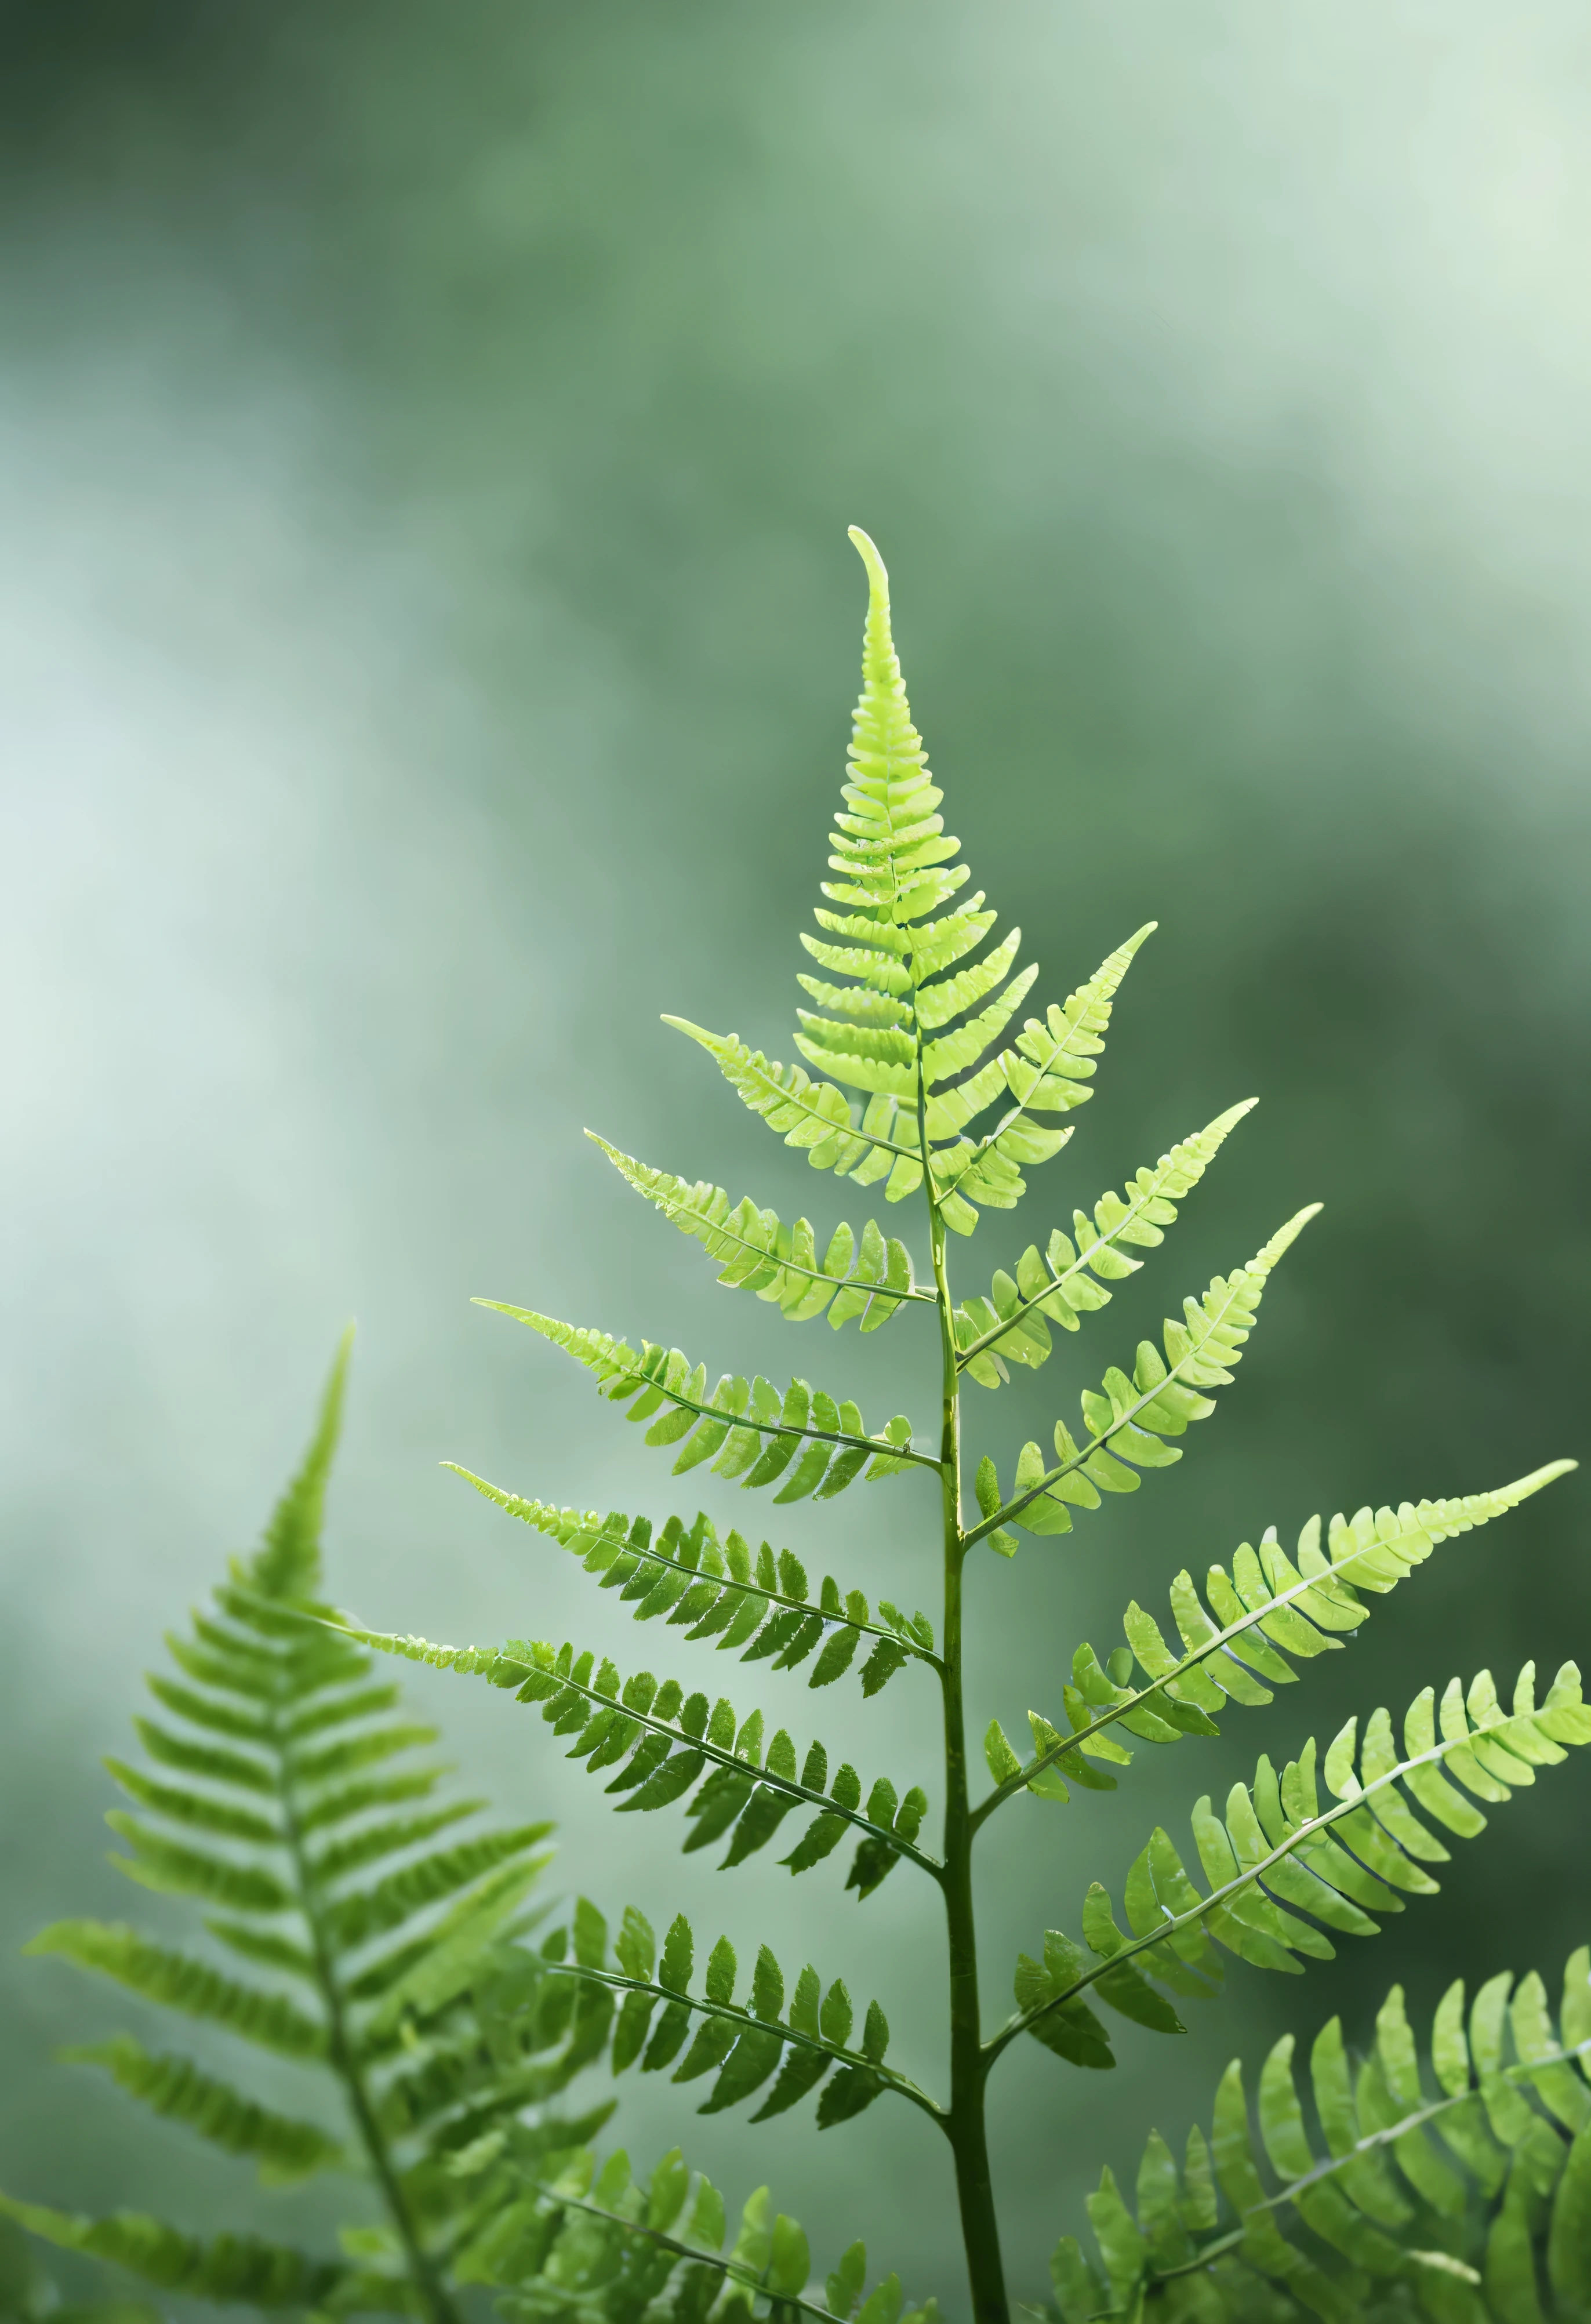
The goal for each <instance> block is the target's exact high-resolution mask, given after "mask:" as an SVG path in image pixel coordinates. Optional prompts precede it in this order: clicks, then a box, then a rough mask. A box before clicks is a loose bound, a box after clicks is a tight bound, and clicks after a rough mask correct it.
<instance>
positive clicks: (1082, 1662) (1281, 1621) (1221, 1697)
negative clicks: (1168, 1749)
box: [979, 1461, 1573, 1817]
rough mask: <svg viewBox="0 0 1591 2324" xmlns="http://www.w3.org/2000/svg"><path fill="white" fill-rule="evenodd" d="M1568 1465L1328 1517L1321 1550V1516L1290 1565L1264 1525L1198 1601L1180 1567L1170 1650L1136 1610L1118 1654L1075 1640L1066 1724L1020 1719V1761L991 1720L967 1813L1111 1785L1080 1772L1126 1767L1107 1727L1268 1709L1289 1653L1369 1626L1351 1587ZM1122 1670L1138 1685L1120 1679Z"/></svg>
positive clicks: (1423, 1554) (1494, 1513)
mask: <svg viewBox="0 0 1591 2324" xmlns="http://www.w3.org/2000/svg"><path fill="white" fill-rule="evenodd" d="M1572 1466H1573V1463H1572V1462H1565V1461H1554V1462H1550V1463H1549V1464H1548V1465H1547V1466H1546V1467H1545V1468H1542V1469H1536V1470H1533V1471H1531V1474H1530V1475H1529V1476H1528V1477H1521V1478H1519V1479H1517V1480H1516V1481H1515V1482H1514V1483H1513V1484H1512V1485H1501V1486H1499V1487H1498V1488H1497V1489H1495V1490H1494V1491H1493V1492H1489V1493H1466V1494H1464V1495H1463V1496H1462V1497H1461V1498H1460V1499H1458V1500H1450V1501H1421V1503H1420V1505H1419V1507H1418V1508H1415V1507H1414V1506H1413V1505H1412V1504H1411V1503H1410V1502H1408V1501H1405V1502H1404V1503H1403V1504H1402V1508H1397V1509H1387V1508H1383V1509H1376V1510H1370V1509H1367V1508H1365V1509H1360V1510H1359V1512H1358V1514H1357V1515H1356V1517H1354V1518H1353V1519H1352V1520H1351V1521H1350V1520H1348V1519H1347V1518H1345V1517H1340V1516H1338V1517H1333V1518H1332V1520H1331V1524H1330V1526H1329V1530H1328V1534H1327V1545H1326V1547H1325V1549H1324V1550H1322V1548H1321V1546H1320V1518H1319V1517H1311V1519H1310V1521H1309V1523H1308V1524H1307V1525H1306V1526H1304V1528H1303V1530H1302V1532H1301V1534H1300V1535H1299V1537H1298V1562H1297V1563H1296V1564H1294V1563H1292V1561H1291V1560H1290V1559H1289V1558H1288V1556H1287V1554H1286V1553H1285V1551H1284V1550H1283V1548H1282V1545H1281V1544H1280V1543H1279V1542H1278V1540H1277V1538H1276V1529H1275V1527H1274V1526H1272V1527H1271V1528H1270V1529H1269V1531H1268V1532H1267V1533H1266V1534H1265V1538H1264V1539H1263V1540H1262V1541H1261V1543H1260V1545H1259V1549H1258V1551H1257V1552H1256V1551H1255V1550H1254V1549H1253V1548H1252V1547H1251V1546H1250V1545H1249V1544H1248V1543H1247V1542H1244V1543H1243V1544H1242V1545H1241V1546H1240V1547H1239V1549H1238V1551H1237V1555H1236V1556H1235V1557H1234V1558H1233V1560H1232V1571H1231V1572H1230V1574H1228V1572H1227V1570H1226V1568H1225V1567H1224V1566H1220V1565H1212V1566H1211V1567H1210V1569H1209V1573H1208V1574H1207V1576H1206V1578H1205V1591H1204V1597H1205V1601H1208V1604H1207V1603H1206V1602H1202V1601H1201V1600H1200V1596H1199V1593H1198V1591H1197V1590H1196V1589H1195V1587H1194V1584H1193V1581H1192V1577H1191V1575H1190V1574H1189V1573H1187V1572H1182V1573H1179V1574H1178V1576H1177V1578H1176V1580H1175V1582H1173V1584H1172V1592H1171V1602H1172V1618H1173V1621H1174V1622H1175V1624H1176V1628H1177V1632H1178V1636H1179V1637H1180V1638H1181V1640H1182V1649H1183V1651H1182V1654H1180V1655H1178V1654H1176V1653H1173V1649H1172V1648H1171V1647H1170V1646H1168V1645H1167V1644H1166V1641H1165V1637H1164V1634H1163V1631H1162V1630H1161V1628H1160V1626H1159V1624H1158V1623H1157V1622H1155V1621H1154V1618H1153V1617H1152V1616H1150V1615H1148V1614H1146V1613H1145V1611H1144V1609H1143V1608H1142V1607H1141V1606H1139V1605H1137V1604H1136V1602H1135V1603H1134V1604H1132V1605H1130V1606H1129V1607H1128V1608H1127V1615H1126V1618H1125V1628H1126V1630H1127V1644H1126V1645H1125V1646H1117V1647H1116V1648H1115V1650H1114V1651H1113V1652H1112V1653H1111V1654H1110V1655H1108V1656H1107V1657H1106V1659H1105V1660H1104V1662H1101V1661H1100V1658H1099V1655H1097V1654H1096V1653H1095V1651H1094V1649H1093V1647H1092V1646H1079V1648H1078V1649H1077V1652H1076V1654H1075V1655H1073V1657H1072V1664H1071V1684H1070V1685H1069V1686H1067V1687H1065V1688H1063V1690H1062V1700H1063V1701H1064V1705H1065V1716H1066V1722H1067V1723H1066V1727H1065V1729H1061V1730H1059V1731H1058V1730H1057V1729H1055V1728H1054V1727H1053V1726H1052V1725H1051V1723H1050V1721H1049V1720H1047V1719H1044V1718H1042V1717H1041V1716H1040V1715H1039V1713H1038V1712H1037V1711H1029V1712H1028V1714H1027V1716H1028V1723H1029V1725H1030V1726H1031V1728H1032V1729H1033V1740H1034V1746H1035V1749H1034V1757H1032V1759H1031V1760H1029V1761H1028V1762H1027V1764H1026V1765H1025V1766H1024V1765H1023V1764H1022V1762H1021V1761H1020V1760H1018V1758H1017V1757H1016V1753H1015V1752H1014V1751H1013V1750H1012V1748H1011V1747H1010V1745H1009V1744H1008V1743H1007V1741H1006V1738H1005V1736H1004V1733H1003V1731H1002V1730H1001V1729H1000V1728H999V1726H998V1723H997V1724H996V1725H995V1726H993V1727H992V1728H991V1729H990V1730H989V1733H990V1739H989V1743H988V1745H987V1747H986V1748H987V1750H988V1754H989V1762H990V1768H989V1771H990V1773H991V1774H992V1775H994V1777H995V1781H996V1783H997V1784H998V1785H999V1786H1000V1791H999V1793H998V1794H997V1795H996V1796H995V1797H994V1798H991V1799H990V1800H988V1801H986V1802H985V1803H984V1805H983V1807H982V1808H981V1809H980V1810H979V1816H980V1817H981V1816H982V1815H985V1814H987V1813H988V1812H989V1810H990V1809H991V1808H992V1807H994V1806H996V1805H997V1804H998V1800H999V1799H1002V1798H1004V1797H1006V1796H1007V1794H1009V1793H1011V1792H1015V1791H1021V1790H1023V1789H1026V1790H1028V1791H1031V1792H1033V1793H1034V1794H1035V1795H1036V1796H1037V1797H1039V1798H1042V1799H1046V1800H1059V1801H1062V1802H1063V1801H1065V1800H1066V1799H1067V1798H1068V1796H1069V1794H1068V1792H1067V1789H1066V1784H1065V1783H1064V1781H1063V1780H1062V1778H1063V1777H1064V1776H1070V1777H1071V1780H1072V1781H1073V1782H1074V1783H1078V1784H1085V1785H1088V1786H1089V1787H1090V1788H1091V1789H1093V1790H1095V1791H1114V1790H1115V1788H1116V1778H1115V1777H1114V1776H1113V1775H1103V1774H1101V1772H1100V1770H1099V1767H1098V1766H1094V1767H1090V1766H1087V1765H1086V1764H1085V1762H1086V1761H1087V1760H1089V1759H1093V1760H1096V1761H1105V1762H1108V1763H1109V1764H1110V1765H1112V1766H1126V1765H1127V1764H1128V1762H1129V1761H1130V1759H1131V1757H1132V1754H1131V1753H1130V1752H1129V1751H1127V1750H1126V1749H1125V1748H1123V1746H1122V1744H1121V1742H1120V1740H1119V1738H1117V1737H1115V1736H1113V1735H1110V1734H1108V1732H1107V1730H1108V1729H1112V1728H1117V1727H1119V1728H1122V1729H1125V1730H1126V1731H1127V1733H1128V1734H1130V1735H1135V1736H1137V1737H1139V1738H1141V1739H1142V1740H1143V1741H1145V1742H1146V1743H1174V1742H1175V1741H1176V1740H1177V1739H1178V1738H1179V1737H1180V1736H1182V1735H1216V1734H1219V1731H1220V1730H1219V1728H1218V1727H1217V1726H1216V1725H1215V1723H1214V1720H1213V1718H1212V1717H1211V1713H1212V1712H1215V1711H1224V1710H1225V1708H1226V1706H1227V1704H1228V1701H1231V1702H1236V1703H1241V1704H1256V1703H1266V1702H1271V1701H1274V1699H1275V1698H1274V1694H1273V1693H1272V1687H1274V1686H1284V1685H1289V1684H1291V1683H1292V1681H1293V1680H1294V1679H1295V1678H1296V1677H1297V1675H1298V1674H1297V1672H1296V1671H1295V1670H1294V1669H1293V1667H1292V1663H1291V1662H1290V1661H1289V1660H1288V1656H1289V1655H1292V1657H1293V1658H1294V1660H1297V1661H1308V1660H1312V1659H1313V1657H1314V1656H1315V1655H1320V1654H1327V1653H1329V1652H1331V1651H1333V1650H1334V1649H1335V1648H1336V1647H1338V1646H1340V1645H1341V1644H1342V1637H1341V1636H1340V1635H1339V1634H1341V1633H1344V1632H1351V1631H1353V1630H1355V1629H1356V1628H1358V1626H1359V1624H1360V1623H1361V1622H1364V1621H1366V1620H1367V1619H1368V1618H1369V1614H1370V1609H1369V1607H1368V1606H1366V1604H1365V1602H1364V1600H1363V1598H1362V1597H1361V1595H1360V1593H1361V1591H1371V1592H1373V1593H1375V1594H1376V1595H1381V1596H1384V1595H1385V1593H1386V1592H1387V1591H1390V1590H1394V1589H1395V1588H1396V1587H1397V1585H1398V1583H1399V1582H1401V1581H1402V1579H1403V1577H1404V1576H1405V1574H1408V1573H1410V1572H1412V1571H1413V1569H1414V1568H1415V1567H1416V1566H1417V1565H1421V1564H1423V1563H1424V1562H1425V1560H1426V1559H1427V1558H1428V1557H1429V1556H1430V1553H1431V1551H1432V1549H1433V1548H1434V1547H1435V1546H1436V1545H1437V1544H1438V1543H1439V1542H1444V1541H1450V1540H1452V1539H1453V1538H1454V1537H1455V1536H1456V1535H1458V1534H1463V1533H1469V1532H1471V1531H1473V1530H1474V1528H1475V1527H1476V1526H1482V1525H1485V1524H1486V1523H1487V1522H1488V1521H1489V1520H1490V1519H1491V1518H1493V1517H1501V1516H1503V1514H1504V1511H1506V1510H1508V1509H1512V1508H1518V1506H1519V1504H1520V1502H1521V1501H1522V1500H1526V1499H1529V1497H1530V1496H1531V1494H1532V1493H1537V1492H1540V1489H1541V1488H1542V1486H1543V1485H1549V1484H1550V1483H1551V1482H1552V1481H1553V1480H1554V1479H1555V1478H1558V1477H1561V1476H1562V1475H1563V1474H1564V1472H1565V1471H1566V1470H1567V1469H1569V1468H1571V1467H1572ZM1209 1608H1213V1609H1215V1610H1214V1612H1213V1614H1212V1613H1211V1612H1210V1611H1209V1610H1208V1609H1209ZM1135 1664H1136V1665H1139V1666H1140V1667H1141V1668H1142V1670H1143V1672H1144V1674H1145V1681H1146V1683H1145V1684H1142V1685H1135V1684H1134V1683H1133V1673H1134V1665H1135ZM1267 1681H1269V1682H1270V1683H1269V1684H1267V1683H1266V1682H1267ZM994 1738H998V1741H997V1740H995V1739H994Z"/></svg>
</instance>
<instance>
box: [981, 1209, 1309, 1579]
mask: <svg viewBox="0 0 1591 2324" xmlns="http://www.w3.org/2000/svg"><path fill="white" fill-rule="evenodd" d="M1319 1210H1320V1204H1319V1203H1311V1204H1310V1205H1309V1207H1308V1208H1307V1209H1305V1210H1301V1211H1300V1212H1298V1213H1297V1214H1296V1215H1295V1216H1294V1217H1292V1218H1291V1219H1289V1221H1288V1222H1287V1224H1286V1225H1285V1226H1284V1227H1282V1228H1280V1229H1279V1230H1278V1231H1277V1232H1276V1233H1275V1234H1274V1235H1273V1236H1272V1237H1271V1240H1270V1241H1269V1242H1268V1243H1266V1244H1265V1248H1264V1250H1260V1251H1256V1252H1255V1256H1254V1258H1253V1259H1250V1260H1249V1262H1248V1264H1247V1266H1246V1267H1241V1268H1237V1271H1236V1273H1234V1274H1233V1275H1232V1276H1231V1277H1227V1276H1224V1275H1218V1276H1217V1277H1215V1279H1214V1280H1213V1282H1212V1283H1211V1284H1210V1286H1209V1290H1208V1291H1207V1292H1206V1293H1205V1295H1204V1297H1203V1298H1202V1299H1201V1300H1194V1299H1186V1300H1184V1301H1183V1303H1182V1314H1183V1316H1184V1319H1185V1320H1184V1321H1183V1322H1182V1323H1174V1322H1173V1321H1171V1320H1170V1319H1169V1318H1168V1319H1167V1322H1166V1324H1165V1327H1164V1347H1165V1355H1164V1358H1163V1359H1162V1356H1161V1353H1160V1351H1159V1349H1158V1348H1156V1347H1155V1345H1154V1342H1153V1341H1152V1340H1140V1341H1139V1342H1138V1352H1137V1360H1136V1363H1135V1365H1134V1367H1133V1376H1132V1378H1131V1379H1128V1378H1127V1374H1126V1373H1125V1372H1124V1371H1122V1370H1121V1369H1119V1368H1118V1367H1117V1366H1116V1365H1112V1366H1111V1368H1110V1369H1109V1370H1108V1372H1107V1373H1106V1375H1105V1380H1104V1392H1103V1394H1101V1395H1096V1394H1095V1393H1094V1392H1093V1391H1092V1390H1091V1389H1087V1388H1085V1389H1084V1391H1083V1397H1082V1417H1083V1428H1084V1431H1085V1439H1084V1442H1083V1443H1082V1445H1081V1448H1080V1447H1079V1445H1078V1443H1076V1440H1075V1439H1074V1438H1073V1436H1072V1434H1071V1431H1070V1429H1069V1428H1068V1427H1067V1425H1066V1424H1065V1422H1064V1421H1063V1420H1058V1421H1057V1422H1056V1423H1055V1453H1056V1459H1055V1462H1054V1463H1053V1466H1049V1465H1046V1463H1045V1461H1044V1454H1043V1453H1042V1452H1040V1451H1039V1448H1038V1446H1037V1445H1036V1444H1032V1443H1029V1444H1025V1445H1024V1446H1023V1448H1022V1451H1021V1452H1020V1453H1019V1454H1018V1456H1017V1461H1016V1481H1015V1484H1014V1486H1013V1488H1012V1492H1011V1497H1010V1499H1008V1500H1007V1499H1003V1497H1002V1495H1001V1491H1000V1482H999V1476H998V1471H997V1470H996V1468H995V1464H994V1462H993V1460H992V1459H991V1458H990V1457H989V1454H988V1453H985V1455H984V1457H983V1459H982V1461H981V1462H979V1467H978V1475H977V1479H976V1480H975V1486H974V1489H975V1491H976V1494H977V1498H978V1504H979V1508H981V1509H982V1511H983V1513H984V1514H983V1520H982V1522H981V1524H979V1525H975V1526H970V1527H969V1528H968V1530H967V1532H966V1533H965V1535H963V1536H962V1537H963V1539H964V1540H965V1541H966V1542H967V1543H968V1544H969V1545H970V1544H971V1543H973V1542H977V1541H982V1540H985V1539H987V1540H988V1542H989V1547H990V1548H991V1549H998V1551H999V1552H1000V1554H1002V1556H1005V1557H1011V1556H1014V1555H1015V1554H1016V1542H1015V1540H1014V1539H1013V1537H1012V1535H1010V1534H1009V1533H1008V1532H1007V1530H1006V1528H1007V1526H1011V1525H1018V1526H1021V1527H1022V1529H1023V1531H1024V1532H1025V1533H1034V1534H1056V1533H1070V1532H1071V1510H1072V1509H1073V1508H1083V1509H1097V1508H1099V1496H1100V1494H1101V1493H1132V1492H1136V1490H1137V1489H1138V1486H1139V1485H1140V1483H1141V1482H1142V1481H1143V1480H1142V1479H1141V1478H1140V1477H1139V1475H1138V1473H1137V1472H1138V1470H1139V1469H1165V1468H1169V1467H1170V1466H1171V1465H1172V1463H1173V1462H1176V1461H1180V1460H1181V1459H1182V1453H1181V1452H1180V1450H1179V1449H1178V1448H1177V1447H1176V1446H1175V1445H1173V1444H1167V1443H1165V1441H1164V1440H1165V1439H1166V1437H1168V1436H1181V1435H1182V1434H1184V1433H1185V1431H1186V1429H1187V1426H1188V1424H1189V1422H1190V1421H1192V1420H1206V1419H1208V1418H1209V1415H1210V1414H1211V1413H1212V1412H1213V1411H1214V1410H1215V1405H1214V1403H1213V1401H1212V1400H1211V1399H1210V1398H1209V1397H1208V1396H1204V1395H1201V1394H1200V1390H1201V1389H1203V1388H1224V1387H1226V1386H1227V1385H1228V1384H1229V1382H1230V1380H1231V1378H1232V1373H1231V1367H1232V1366H1233V1365H1234V1364H1236V1363H1238V1362H1240V1361H1241V1360H1242V1355H1243V1346H1244V1342H1246V1340H1247V1338H1248V1335H1249V1333H1250V1332H1251V1331H1252V1330H1253V1328H1254V1321H1255V1316H1256V1314H1258V1312H1259V1305H1260V1301H1261V1299H1262V1298H1263V1297H1264V1296H1265V1283H1266V1280H1267V1278H1268V1277H1269V1276H1270V1273H1271V1270H1272V1268H1274V1266H1275V1264H1276V1262H1277V1260H1278V1259H1280V1258H1281V1257H1282V1255H1283V1252H1284V1251H1285V1250H1287V1249H1288V1247H1289V1246H1290V1244H1292V1242H1293V1241H1294V1240H1295V1239H1296V1238H1297V1236H1298V1235H1299V1234H1300V1233H1301V1231H1302V1230H1303V1228H1304V1227H1305V1226H1307V1225H1308V1223H1309V1222H1310V1220H1311V1219H1312V1218H1313V1217H1314V1216H1315V1215H1316V1213H1318V1212H1319ZM1129 1464H1130V1465H1129Z"/></svg>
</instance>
